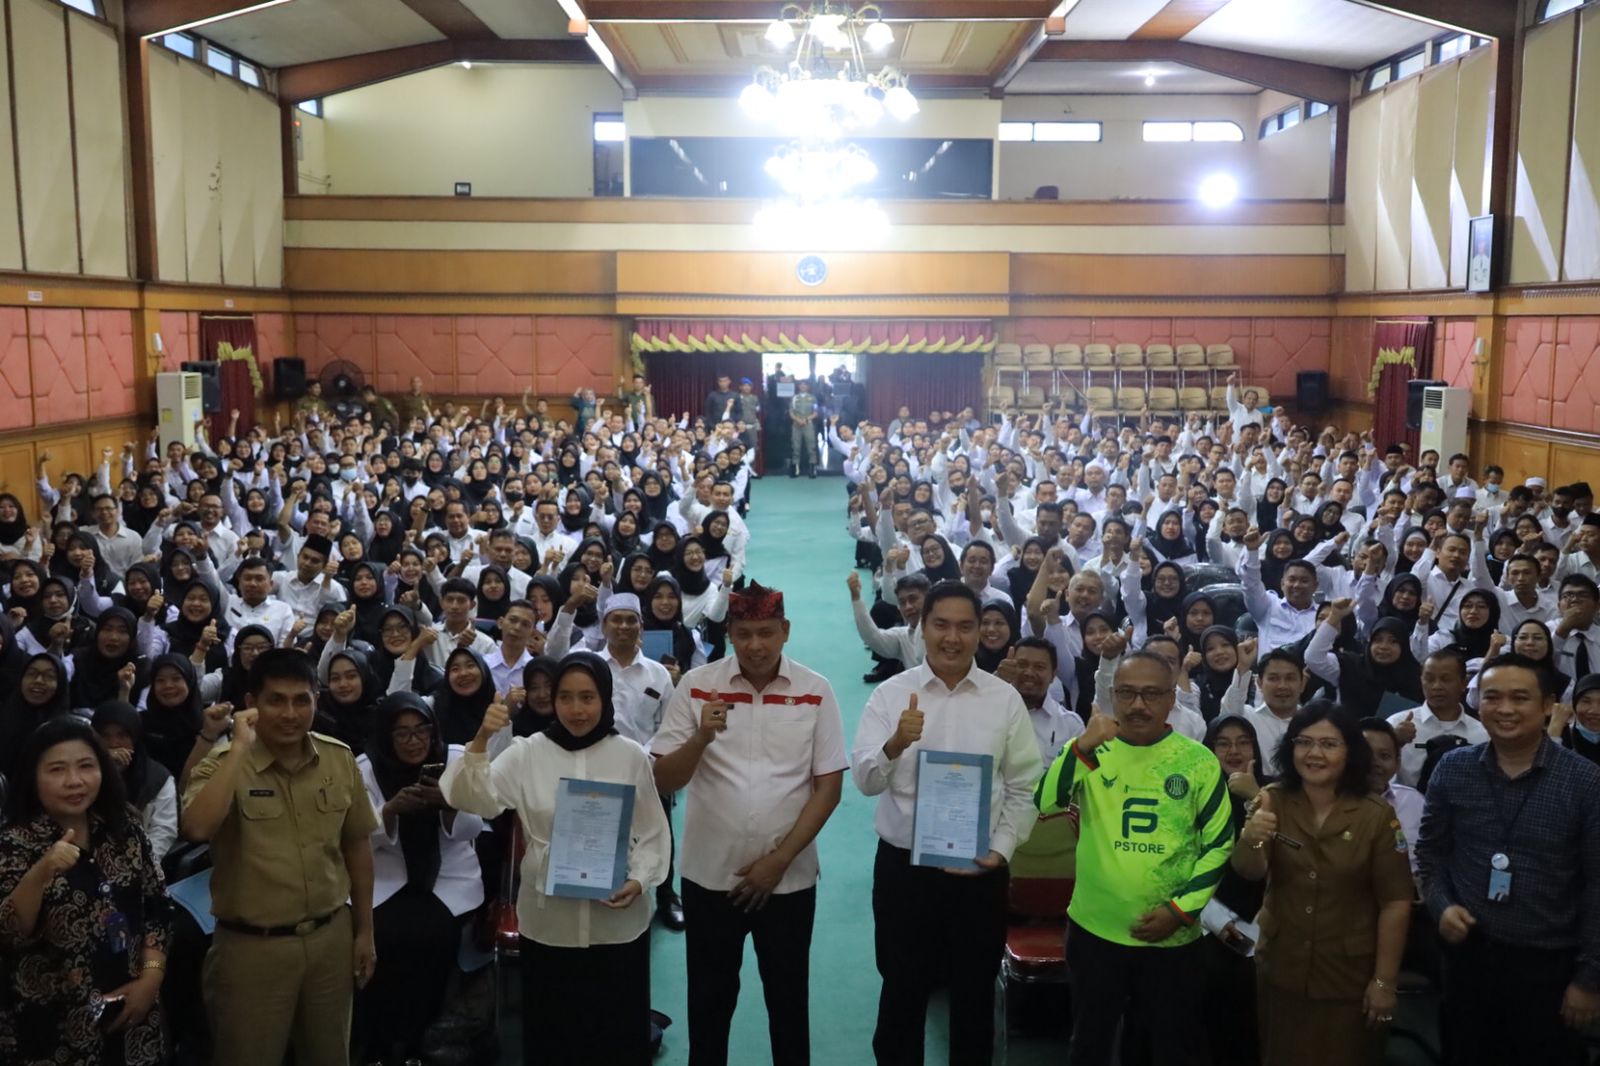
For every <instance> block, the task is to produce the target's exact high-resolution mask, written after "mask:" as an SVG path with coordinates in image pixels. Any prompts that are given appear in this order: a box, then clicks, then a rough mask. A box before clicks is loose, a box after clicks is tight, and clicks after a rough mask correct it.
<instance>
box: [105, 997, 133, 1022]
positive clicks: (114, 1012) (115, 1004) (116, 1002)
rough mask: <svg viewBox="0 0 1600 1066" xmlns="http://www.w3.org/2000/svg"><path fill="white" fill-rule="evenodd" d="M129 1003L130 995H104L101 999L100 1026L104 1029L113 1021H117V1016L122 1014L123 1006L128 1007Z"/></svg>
mask: <svg viewBox="0 0 1600 1066" xmlns="http://www.w3.org/2000/svg"><path fill="white" fill-rule="evenodd" d="M127 1005H128V997H126V996H103V997H101V999H100V1018H99V1025H100V1028H102V1029H105V1028H108V1027H109V1026H110V1025H111V1023H112V1022H115V1021H116V1020H117V1018H118V1017H119V1016H120V1015H121V1014H122V1010H123V1008H124V1007H126V1006H127Z"/></svg>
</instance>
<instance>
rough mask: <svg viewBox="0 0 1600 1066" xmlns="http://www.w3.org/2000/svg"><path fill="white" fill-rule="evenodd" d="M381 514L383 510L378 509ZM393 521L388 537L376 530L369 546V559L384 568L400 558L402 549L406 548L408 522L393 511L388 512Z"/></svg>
mask: <svg viewBox="0 0 1600 1066" xmlns="http://www.w3.org/2000/svg"><path fill="white" fill-rule="evenodd" d="M378 513H379V514H383V513H384V509H383V508H379V509H378ZM388 515H389V517H390V518H391V519H393V521H392V522H391V523H390V528H389V532H388V535H383V534H380V533H378V532H377V531H376V530H374V532H373V534H372V543H370V544H368V545H367V558H368V559H371V560H372V561H373V562H375V563H378V564H380V565H382V566H388V565H389V564H390V563H392V562H394V561H395V560H396V559H398V558H400V549H401V548H404V547H405V546H406V526H407V524H408V523H407V522H406V520H405V519H404V518H402V517H401V516H399V515H397V514H395V512H394V511H393V510H390V511H388Z"/></svg>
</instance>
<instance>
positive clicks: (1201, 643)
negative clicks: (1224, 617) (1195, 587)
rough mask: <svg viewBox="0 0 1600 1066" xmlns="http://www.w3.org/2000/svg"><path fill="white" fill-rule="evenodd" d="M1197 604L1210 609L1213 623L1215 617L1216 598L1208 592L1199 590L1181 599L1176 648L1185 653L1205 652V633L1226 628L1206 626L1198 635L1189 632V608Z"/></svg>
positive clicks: (1225, 627)
mask: <svg viewBox="0 0 1600 1066" xmlns="http://www.w3.org/2000/svg"><path fill="white" fill-rule="evenodd" d="M1197 603H1203V604H1205V605H1206V606H1207V607H1209V608H1211V618H1212V621H1213V623H1214V622H1215V620H1216V617H1217V600H1216V597H1214V596H1212V595H1211V592H1210V591H1209V590H1207V589H1201V590H1200V591H1199V592H1191V593H1189V594H1188V595H1187V596H1185V597H1184V598H1183V604H1182V605H1181V606H1180V607H1179V608H1178V647H1179V648H1181V649H1182V650H1183V651H1184V652H1185V653H1188V652H1191V651H1200V652H1203V651H1204V650H1205V638H1206V634H1207V633H1209V632H1211V631H1212V630H1213V629H1219V628H1220V629H1227V628H1228V627H1227V626H1217V625H1215V624H1213V625H1210V626H1207V627H1206V628H1205V629H1202V630H1201V631H1200V632H1198V633H1192V632H1190V631H1189V608H1191V607H1193V606H1194V605H1195V604H1197ZM1229 633H1230V634H1231V633H1232V630H1229Z"/></svg>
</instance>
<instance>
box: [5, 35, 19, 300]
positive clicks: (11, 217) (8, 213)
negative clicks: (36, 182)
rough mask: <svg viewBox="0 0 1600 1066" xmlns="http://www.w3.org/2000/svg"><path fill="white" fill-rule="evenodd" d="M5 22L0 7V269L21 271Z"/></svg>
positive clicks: (9, 71)
mask: <svg viewBox="0 0 1600 1066" xmlns="http://www.w3.org/2000/svg"><path fill="white" fill-rule="evenodd" d="M9 22H10V20H9V19H8V18H7V17H6V13H5V8H4V5H3V4H0V270H21V269H22V215H21V213H20V206H19V204H18V200H17V146H16V141H15V140H14V139H13V137H12V125H13V124H12V117H11V54H10V53H11V49H10V47H9Z"/></svg>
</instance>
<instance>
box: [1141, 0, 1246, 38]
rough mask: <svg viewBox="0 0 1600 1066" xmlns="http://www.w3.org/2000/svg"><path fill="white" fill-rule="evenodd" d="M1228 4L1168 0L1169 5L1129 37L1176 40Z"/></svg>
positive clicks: (1221, 0)
mask: <svg viewBox="0 0 1600 1066" xmlns="http://www.w3.org/2000/svg"><path fill="white" fill-rule="evenodd" d="M1227 6H1228V0H1167V6H1166V7H1163V8H1162V9H1161V10H1160V11H1157V12H1156V13H1155V14H1154V15H1151V16H1150V17H1149V18H1148V19H1146V20H1145V23H1144V25H1143V26H1140V27H1139V28H1138V29H1136V30H1134V31H1133V33H1132V34H1131V35H1130V37H1129V39H1130V40H1134V41H1176V40H1180V39H1182V38H1183V37H1185V36H1187V35H1188V34H1189V32H1190V31H1192V30H1193V29H1194V28H1195V27H1196V26H1199V25H1200V23H1202V22H1204V21H1205V20H1206V19H1208V18H1210V17H1211V16H1212V15H1215V14H1216V13H1217V12H1218V11H1221V10H1222V9H1223V8H1224V7H1227Z"/></svg>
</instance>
